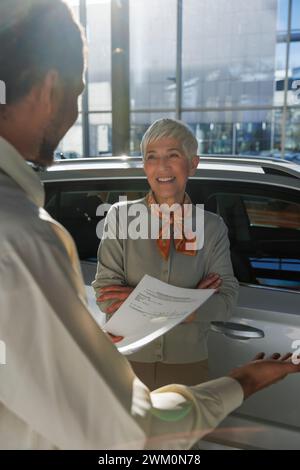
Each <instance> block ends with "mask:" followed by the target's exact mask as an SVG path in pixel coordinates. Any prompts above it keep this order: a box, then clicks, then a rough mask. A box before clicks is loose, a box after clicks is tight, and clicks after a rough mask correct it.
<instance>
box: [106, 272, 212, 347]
mask: <svg viewBox="0 0 300 470" xmlns="http://www.w3.org/2000/svg"><path fill="white" fill-rule="evenodd" d="M214 292H215V290H214V289H184V288H181V287H175V286H171V285H170V284H167V283H165V282H162V281H159V280H158V279H155V278H154V277H151V276H148V275H145V276H144V277H143V279H142V280H141V281H140V282H139V284H138V285H137V287H136V288H135V289H134V291H133V292H132V293H131V294H130V295H129V297H127V299H126V300H125V302H124V303H123V304H122V305H121V307H120V308H119V310H117V312H116V313H115V314H114V315H113V316H112V318H111V319H110V320H109V321H108V322H107V323H105V325H104V326H103V329H104V331H107V332H109V333H112V334H113V335H116V336H123V339H122V341H120V342H118V343H116V346H117V348H118V349H119V351H120V352H121V353H122V354H131V353H133V352H135V351H136V350H138V349H140V348H141V347H143V346H145V345H146V344H148V343H150V341H153V340H154V339H156V338H158V337H159V336H161V335H163V334H164V333H166V332H167V331H169V330H170V329H171V328H173V327H174V326H175V325H178V323H181V322H182V321H183V320H184V319H185V318H186V317H187V316H188V315H190V314H191V313H192V312H193V311H194V310H196V309H197V308H198V307H200V305H202V304H203V303H204V302H205V301H206V300H207V299H208V298H209V297H210V296H211V295H212V294H213V293H214Z"/></svg>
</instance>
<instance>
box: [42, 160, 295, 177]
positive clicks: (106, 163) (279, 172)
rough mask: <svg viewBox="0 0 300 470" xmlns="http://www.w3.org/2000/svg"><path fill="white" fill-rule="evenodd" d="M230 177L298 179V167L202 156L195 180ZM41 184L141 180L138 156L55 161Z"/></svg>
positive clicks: (275, 161) (44, 172)
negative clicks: (74, 181)
mask: <svg viewBox="0 0 300 470" xmlns="http://www.w3.org/2000/svg"><path fill="white" fill-rule="evenodd" d="M223 174H224V176H225V175H226V176H228V175H229V174H231V176H232V177H234V176H235V177H238V176H240V177H241V178H242V179H243V180H245V179H246V178H247V175H248V176H250V175H251V174H252V175H253V176H254V175H257V176H259V175H273V176H282V177H290V178H291V177H292V178H293V179H294V178H296V179H299V178H300V166H299V165H298V164H295V163H292V162H287V161H284V160H283V161H278V159H270V158H253V157H248V158H247V157H238V156H237V157H234V156H203V157H200V162H199V165H198V168H197V172H196V175H195V177H196V178H197V177H216V176H219V175H220V176H221V175H223ZM40 177H41V179H42V181H44V182H54V181H66V180H77V181H78V180H85V179H98V178H100V179H101V178H103V177H104V178H109V177H111V178H133V177H135V178H145V175H144V172H143V159H142V157H139V156H135V157H129V156H126V155H124V156H121V157H99V158H79V159H76V160H73V159H72V160H61V161H56V162H55V163H54V164H53V165H52V166H51V167H49V168H48V169H47V170H45V171H41V172H40Z"/></svg>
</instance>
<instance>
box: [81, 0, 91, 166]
mask: <svg viewBox="0 0 300 470" xmlns="http://www.w3.org/2000/svg"><path fill="white" fill-rule="evenodd" d="M86 13H87V12H86V0H80V3H79V19H80V23H81V24H82V27H83V29H84V31H85V34H86V36H87V14H86ZM85 83H86V87H85V90H84V93H83V95H82V143H83V156H84V157H89V156H90V123H89V75H88V68H87V69H86V71H85Z"/></svg>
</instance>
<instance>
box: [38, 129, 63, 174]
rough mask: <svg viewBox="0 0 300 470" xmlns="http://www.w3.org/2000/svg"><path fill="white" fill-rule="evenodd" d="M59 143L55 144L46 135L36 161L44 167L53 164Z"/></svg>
mask: <svg viewBox="0 0 300 470" xmlns="http://www.w3.org/2000/svg"><path fill="white" fill-rule="evenodd" d="M57 145H58V143H55V144H54V143H52V142H50V141H49V140H48V139H47V138H46V137H44V138H43V140H42V142H41V145H40V148H39V154H38V158H37V160H36V163H37V164H38V165H39V166H41V167H43V168H47V167H48V166H51V165H52V164H53V162H54V152H55V149H56V148H57Z"/></svg>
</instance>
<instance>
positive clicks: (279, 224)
mask: <svg viewBox="0 0 300 470" xmlns="http://www.w3.org/2000/svg"><path fill="white" fill-rule="evenodd" d="M41 177H42V179H43V181H44V182H45V188H46V195H47V198H46V209H47V210H48V211H49V212H50V213H51V214H52V215H53V217H54V218H56V219H57V220H59V221H60V222H61V223H62V224H63V225H64V226H65V227H66V228H67V229H68V230H69V231H70V232H71V234H72V235H73V237H74V239H75V242H76V244H77V247H78V251H79V255H80V258H81V262H82V268H83V272H84V277H85V282H86V285H87V286H89V285H90V283H91V281H92V280H93V279H94V275H95V269H96V254H97V248H98V244H99V239H98V238H97V236H96V227H97V224H98V223H99V221H100V218H99V217H97V216H96V210H97V207H98V206H99V204H101V203H110V204H112V203H114V202H116V201H118V199H119V195H126V196H127V197H128V199H138V198H140V197H143V196H144V194H145V193H146V192H147V190H148V184H147V181H146V179H145V176H144V173H143V170H142V160H141V158H138V157H135V158H126V157H122V158H113V157H111V158H100V159H99V158H98V159H88V160H87V159H81V160H76V161H74V160H73V161H60V162H57V163H56V164H55V165H54V166H53V167H52V168H51V169H49V170H48V171H46V172H44V173H42V175H41ZM187 191H188V193H189V194H190V196H191V198H192V201H193V202H194V203H204V205H205V209H206V210H210V211H213V212H217V213H219V214H220V215H221V216H222V217H223V219H224V221H225V223H226V224H227V226H228V229H229V237H230V241H231V255H232V262H233V266H234V271H235V275H236V277H237V278H238V280H239V282H240V294H239V301H238V306H237V308H236V309H235V311H234V315H233V317H232V319H231V320H230V322H228V323H226V324H222V323H214V324H212V331H211V332H210V334H209V364H210V370H211V376H212V377H218V376H223V375H226V374H227V373H228V371H230V370H231V369H232V368H234V367H236V366H237V365H239V364H242V363H245V362H247V361H249V360H250V359H251V358H252V357H254V356H255V354H256V353H257V352H259V351H265V352H267V353H270V352H280V353H284V352H287V351H294V352H297V351H298V353H300V167H299V165H296V164H293V163H288V162H279V161H278V160H275V161H272V160H269V159H268V160H265V161H264V160H263V159H253V158H249V159H247V158H233V157H232V158H229V157H219V158H217V157H203V158H201V160H200V164H199V167H198V170H197V173H196V175H195V176H194V177H193V178H191V179H190V180H189V183H188V188H187ZM89 294H90V298H91V302H92V303H93V300H92V297H93V294H92V292H91V291H90V292H89ZM94 309H96V310H94V311H95V315H100V314H99V312H98V310H97V307H95V304H94ZM299 392H300V376H299V375H297V376H296V375H295V376H290V377H288V378H287V379H285V380H284V381H283V382H281V383H278V384H276V385H274V386H273V387H272V388H271V389H267V390H265V391H262V392H260V393H258V394H256V395H255V396H253V397H252V398H250V399H248V400H247V401H246V402H245V403H244V404H243V405H242V406H241V407H240V408H239V409H238V410H237V411H236V412H235V413H233V414H232V415H231V416H230V417H228V418H227V419H226V420H225V421H224V422H223V423H222V425H221V426H220V427H219V428H218V429H217V430H216V431H215V432H214V433H213V434H211V435H209V436H208V437H207V440H208V441H211V442H214V443H219V444H222V445H226V446H232V447H234V448H247V449H248V448H253V449H254V448H255V449H300V401H299ZM207 446H208V447H209V446H210V447H211V446H213V448H218V446H216V444H209V443H208V444H207ZM204 447H205V446H204ZM221 447H222V446H221Z"/></svg>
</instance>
